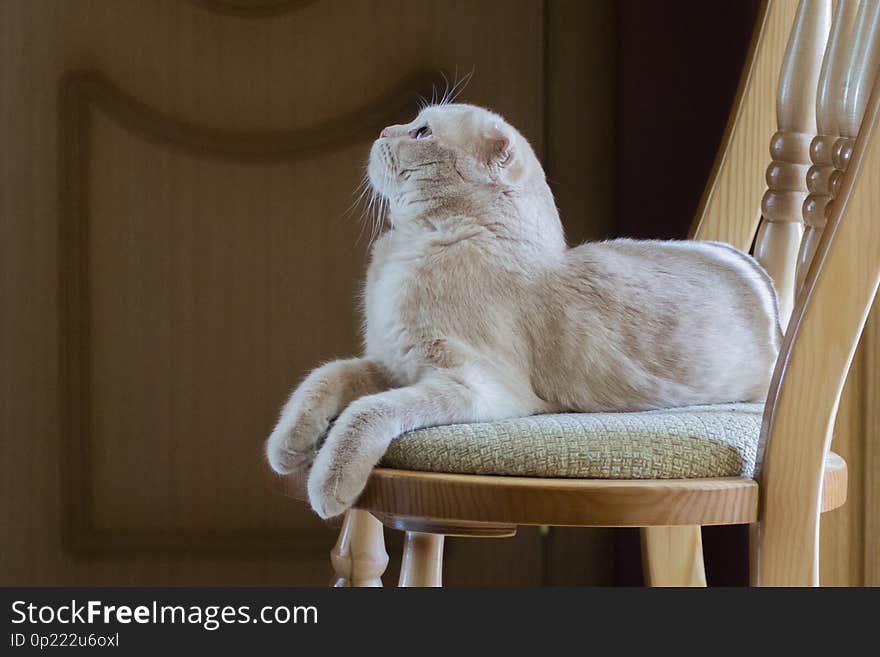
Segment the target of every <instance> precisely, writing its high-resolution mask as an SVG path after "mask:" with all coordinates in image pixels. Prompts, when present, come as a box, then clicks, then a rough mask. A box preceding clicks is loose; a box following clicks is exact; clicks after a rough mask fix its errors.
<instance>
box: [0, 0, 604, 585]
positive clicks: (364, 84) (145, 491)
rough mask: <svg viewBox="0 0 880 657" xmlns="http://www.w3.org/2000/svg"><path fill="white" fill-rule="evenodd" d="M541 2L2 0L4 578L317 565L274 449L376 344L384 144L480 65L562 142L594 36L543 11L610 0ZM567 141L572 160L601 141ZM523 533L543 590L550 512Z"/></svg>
mask: <svg viewBox="0 0 880 657" xmlns="http://www.w3.org/2000/svg"><path fill="white" fill-rule="evenodd" d="M550 4H552V5H554V6H553V7H550V6H549V5H548V3H546V2H538V1H535V0H518V1H517V0H481V1H478V2H474V1H473V0H460V1H459V0H455V1H452V0H447V1H442V0H430V1H424V0H420V1H419V2H411V1H410V2H404V1H393V0H387V1H383V2H380V1H368V0H321V1H310V0H75V1H74V0H5V1H4V2H2V3H0V143H2V149H0V213H2V215H0V226H2V236H0V249H2V252H0V272H2V276H0V295H2V310H0V312H2V341H0V397H2V422H3V424H2V436H0V441H2V443H0V445H2V447H0V534H2V537H3V538H2V548H0V583H2V584H5V585H11V584H25V585H36V584H43V585H49V584H55V585H73V584H90V585H94V584H150V585H161V584H192V585H199V584H229V585H232V584H279V585H281V584H324V583H326V581H327V578H328V575H329V569H328V567H327V554H328V550H329V548H330V547H331V545H332V543H333V540H334V535H335V530H334V528H333V527H328V526H327V525H326V524H325V523H323V522H320V521H318V520H316V519H315V517H313V515H312V514H311V513H310V512H309V511H308V510H307V509H306V508H304V507H303V506H302V505H299V504H297V503H294V502H292V501H290V500H287V499H284V498H283V497H281V496H280V495H278V494H276V493H275V492H274V491H273V489H272V485H271V481H270V480H269V478H268V477H267V475H266V474H265V467H264V465H263V460H262V443H263V440H264V438H265V436H266V435H267V434H268V432H269V430H270V429H271V427H272V425H273V423H274V421H275V418H276V413H277V410H278V409H279V407H280V405H281V403H282V402H283V400H284V397H285V395H286V393H287V392H288V390H289V388H290V387H291V386H292V385H293V384H294V383H295V382H296V381H297V380H298V379H299V378H300V377H301V376H302V375H303V373H304V372H306V371H307V370H308V369H309V368H311V367H313V366H314V365H315V364H317V363H319V362H320V361H322V360H324V359H328V358H332V357H334V356H345V355H349V354H354V353H356V352H357V351H358V317H357V313H356V307H357V304H356V295H357V291H358V284H359V280H360V278H361V276H362V273H363V269H364V254H365V241H366V240H365V238H363V237H362V238H361V239H360V240H359V239H358V235H359V232H360V226H359V224H358V223H357V221H356V219H355V218H352V217H346V216H345V210H346V208H347V207H348V206H349V205H350V203H351V201H352V191H353V190H354V189H355V187H356V185H357V183H358V181H359V179H360V176H361V174H362V171H363V164H364V161H365V158H366V155H367V152H368V146H369V143H370V142H371V141H372V139H373V138H374V136H375V135H376V133H377V131H378V130H379V129H380V128H381V126H382V125H384V124H386V123H388V122H397V121H401V120H406V119H408V118H409V117H410V116H411V115H412V114H413V112H414V111H415V109H416V104H415V96H414V92H421V93H428V94H430V92H431V88H430V85H431V82H432V81H433V80H436V79H437V72H438V71H440V70H445V71H448V72H450V73H454V72H455V71H456V69H457V71H458V74H459V75H461V74H463V73H465V72H469V71H471V69H474V72H475V75H474V78H473V80H472V82H471V83H470V86H469V87H468V90H467V94H466V97H468V98H470V99H473V100H474V101H475V102H479V103H481V104H484V105H487V106H490V107H492V108H494V109H496V110H498V111H500V112H502V113H503V114H505V115H506V116H507V117H508V118H509V119H510V120H511V121H512V122H513V123H514V124H515V125H516V126H518V127H519V128H520V129H521V130H522V132H523V133H524V134H526V135H528V136H529V138H530V139H531V141H532V142H533V143H534V145H535V147H536V149H537V151H538V152H544V146H545V137H546V134H547V131H548V130H549V126H550V125H551V122H552V121H553V120H555V119H554V117H570V116H571V110H570V106H563V105H561V104H560V103H558V102H557V103H556V104H553V98H555V99H556V100H557V101H558V100H559V98H563V97H564V96H563V95H561V94H569V95H570V94H575V95H576V96H577V95H580V97H583V96H584V95H585V94H588V93H589V92H590V91H591V90H590V89H589V88H587V87H584V85H583V84H574V85H567V86H566V89H565V90H562V89H563V87H562V84H564V83H565V80H560V82H559V83H558V84H557V86H555V87H553V89H559V90H560V91H559V93H557V95H556V96H553V98H551V97H550V96H548V89H549V88H550V87H548V76H547V70H548V66H550V62H551V58H552V57H555V56H557V55H558V57H559V58H560V59H565V60H566V61H568V60H569V55H570V54H571V53H574V54H575V55H577V53H578V52H583V48H584V47H587V48H593V49H594V50H595V45H590V46H583V45H581V42H579V41H578V40H577V34H576V33H575V32H574V31H573V30H572V31H570V36H571V38H570V39H569V40H568V41H565V42H561V41H554V43H555V44H559V43H570V44H573V45H571V46H567V47H568V48H569V50H568V51H567V53H561V52H560V53H557V54H556V55H554V54H553V52H555V51H552V49H548V48H545V45H546V38H547V31H548V30H549V29H550V22H549V21H551V20H552V21H554V22H553V24H554V25H556V26H557V27H558V28H559V29H563V27H564V19H565V16H567V15H570V14H577V15H579V16H581V17H582V18H583V16H584V15H585V14H589V13H590V12H595V11H596V7H600V8H602V11H605V12H606V13H607V7H608V6H609V3H599V5H594V6H593V7H592V8H588V9H583V8H578V6H577V5H578V4H579V3H575V2H558V3H550ZM606 23H607V22H606ZM571 27H574V26H571ZM605 27H606V26H605V25H603V26H600V28H601V29H603V30H604V29H605ZM569 29H570V28H569ZM586 29H587V30H589V29H591V28H590V26H589V25H588V26H586ZM602 43H605V44H606V46H608V47H606V48H605V51H604V52H606V53H607V52H611V51H612V48H611V46H610V44H611V41H610V39H609V38H608V37H607V36H605V37H604V41H602ZM579 48H580V50H578V49H579ZM548 52H549V54H548ZM571 61H574V60H571ZM569 67H571V65H569ZM585 70H587V71H588V70H589V68H588V67H587V68H586V69H585ZM600 77H601V76H600ZM608 79H610V78H608ZM548 99H549V100H548ZM551 105H552V107H551V109H550V110H547V107H548V106H551ZM599 106H600V107H605V106H607V103H606V105H602V104H601V103H600V105H599ZM609 114H610V113H609ZM559 134H560V135H561V136H562V138H558V139H557V142H555V143H557V148H556V149H555V152H557V153H558V157H559V158H560V161H573V160H574V159H575V155H576V152H577V151H576V149H577V148H578V147H579V145H583V144H585V143H587V142H588V141H589V139H590V136H589V134H587V133H585V132H584V131H582V130H580V129H574V128H573V129H572V134H571V135H569V134H567V133H565V134H564V133H561V132H560V133H559ZM608 134H609V135H610V134H611V133H608ZM608 138H610V137H608ZM600 141H601V140H600ZM560 179H562V180H568V181H571V180H572V176H571V171H570V170H567V171H566V172H562V173H561V174H560ZM575 184H578V183H577V181H574V182H573V183H572V185H575ZM591 184H593V183H587V186H588V187H589V186H590V185H591ZM595 184H596V185H599V184H603V179H602V177H601V175H600V176H599V179H598V180H597V181H596V183H595ZM572 189H573V187H572V186H571V185H570V186H569V187H567V188H565V189H563V193H568V194H569V196H572ZM606 197H607V195H606ZM608 225H610V217H608V216H607V213H605V214H601V215H600V216H597V217H596V220H595V221H593V220H592V219H588V218H586V217H584V216H582V215H580V216H578V217H576V218H574V219H572V220H571V222H570V228H571V229H572V230H571V231H570V232H572V233H573V234H574V235H575V236H581V235H585V234H594V235H596V234H599V235H601V234H603V231H604V229H605V227H607V226H608ZM591 540H592V539H591ZM393 545H394V542H393V541H392V546H393ZM510 545H511V547H510V548H506V549H505V550H504V551H505V552H507V553H508V554H511V551H516V550H519V551H520V552H519V553H520V555H522V554H526V553H527V554H528V555H530V556H526V557H522V556H521V558H520V562H519V563H516V561H517V559H516V558H514V559H513V563H511V565H510V567H509V569H508V570H507V571H506V572H507V573H508V574H509V573H517V572H522V564H523V563H529V564H532V565H533V566H534V569H533V570H534V572H536V573H538V574H537V575H535V576H534V577H533V575H532V574H526V575H523V576H520V578H519V579H517V575H514V576H513V577H512V578H511V577H509V578H508V579H507V580H506V581H508V583H516V582H517V581H528V582H533V583H537V582H539V581H540V572H541V568H542V567H543V566H542V562H543V557H541V554H542V552H541V551H542V550H545V549H546V548H544V547H541V540H540V538H538V533H537V530H535V531H534V532H531V533H529V532H527V533H526V534H525V535H524V538H521V539H520V540H519V541H517V542H515V543H511V544H510ZM478 552H479V554H480V555H481V556H482V557H486V556H487V555H486V554H485V553H484V552H483V548H479V549H478ZM472 553H473V552H472ZM451 554H452V555H453V561H452V563H453V564H455V563H459V564H462V563H464V562H463V561H462V559H461V558H459V559H458V561H456V559H455V555H456V554H458V551H457V548H455V547H453V548H451ZM462 554H467V549H465V550H464V551H463V552H462ZM493 567H494V566H493ZM455 568H456V566H454V565H453V572H465V571H466V570H467V569H466V568H464V566H459V567H458V568H459V570H458V571H456V570H455ZM477 568H478V569H479V568H480V567H479V566H477ZM480 572H483V571H482V570H481V571H480ZM504 577H505V575H503V574H499V575H498V577H497V578H496V579H498V580H503V579H504ZM460 579H461V580H463V581H468V577H467V575H462V576H461V578H460ZM490 579H491V578H490ZM474 581H486V579H485V578H483V579H482V580H481V579H480V578H479V577H478V578H476V580H474Z"/></svg>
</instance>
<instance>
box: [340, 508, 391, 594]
mask: <svg viewBox="0 0 880 657" xmlns="http://www.w3.org/2000/svg"><path fill="white" fill-rule="evenodd" d="M330 562H331V563H332V564H333V572H334V573H335V577H334V579H333V581H332V582H331V584H332V585H333V586H359V587H369V586H382V573H384V572H385V568H386V567H387V566H388V553H387V552H385V534H384V528H383V526H382V523H381V522H379V521H378V520H376V518H374V517H373V515H372V514H371V513H370V512H368V511H360V510H358V509H352V510H351V511H349V512H348V513H346V514H345V522H344V523H343V525H342V530H341V531H340V532H339V539H338V540H337V541H336V545H335V547H334V548H333V550H332V551H331V552H330Z"/></svg>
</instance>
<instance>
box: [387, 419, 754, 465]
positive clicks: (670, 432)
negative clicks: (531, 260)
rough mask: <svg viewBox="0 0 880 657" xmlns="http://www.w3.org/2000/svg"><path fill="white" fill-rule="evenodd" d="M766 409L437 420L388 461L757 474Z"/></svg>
mask: <svg viewBox="0 0 880 657" xmlns="http://www.w3.org/2000/svg"><path fill="white" fill-rule="evenodd" d="M763 411H764V406H763V404H717V405H708V406H689V407H681V408H672V409H663V410H654V411H642V412H637V413H563V414H552V415H535V416H531V417H525V418H516V419H510V420H501V421H497V422H485V423H475V424H457V425H448V426H439V427H431V428H427V429H419V430H417V431H412V432H410V433H407V434H404V435H402V436H400V437H399V438H397V439H396V440H395V441H394V442H392V444H391V447H390V448H389V449H388V451H387V453H386V454H385V456H384V458H383V460H382V466H383V467H388V468H396V469H400V470H417V471H422V472H446V473H459V474H475V475H508V476H522V477H565V478H578V479H630V480H631V479H694V478H712V477H741V478H751V477H752V475H753V473H754V469H755V457H756V453H757V447H758V437H759V435H760V432H761V419H762V414H763Z"/></svg>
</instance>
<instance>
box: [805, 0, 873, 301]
mask: <svg viewBox="0 0 880 657" xmlns="http://www.w3.org/2000/svg"><path fill="white" fill-rule="evenodd" d="M878 21H880V0H862V2H861V3H859V2H858V0H838V4H837V9H836V11H835V13H834V23H833V26H832V30H831V36H830V37H829V40H828V48H827V50H826V51H825V59H824V61H823V64H822V74H821V77H820V81H819V89H818V94H817V97H816V127H817V132H818V134H817V136H816V138H815V139H814V140H813V143H812V144H811V147H810V157H811V160H812V162H813V166H812V167H810V170H809V171H808V172H807V188H808V189H809V191H810V195H809V196H808V197H807V199H806V200H805V201H804V207H803V217H804V224H805V225H806V230H805V232H804V237H803V241H802V242H801V248H800V253H799V255H798V289H799V288H800V286H801V284H802V283H803V281H804V278H805V277H806V275H807V271H808V270H809V267H810V263H811V262H812V260H813V256H814V255H815V253H816V248H817V246H818V245H819V239H820V238H821V237H822V231H823V230H824V229H825V224H826V222H827V221H828V217H829V216H830V213H831V211H832V208H833V207H834V203H833V201H834V198H835V197H836V196H837V194H838V193H839V191H840V185H841V181H842V180H843V173H844V172H845V171H846V168H847V166H848V165H849V160H850V158H851V156H852V150H853V146H854V145H855V138H856V136H857V135H858V131H859V126H860V125H861V122H862V118H863V116H864V114H865V106H866V104H867V100H868V95H869V94H870V91H871V87H872V84H873V81H874V80H875V78H876V75H877V63H878V57H880V48H878V41H880V38H878V37H880V29H878Z"/></svg>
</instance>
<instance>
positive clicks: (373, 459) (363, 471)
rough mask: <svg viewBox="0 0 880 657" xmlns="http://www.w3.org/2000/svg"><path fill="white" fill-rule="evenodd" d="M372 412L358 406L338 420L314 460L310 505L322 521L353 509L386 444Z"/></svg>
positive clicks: (310, 485)
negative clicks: (375, 423) (362, 409)
mask: <svg viewBox="0 0 880 657" xmlns="http://www.w3.org/2000/svg"><path fill="white" fill-rule="evenodd" d="M373 414H374V411H373V409H370V410H366V411H361V410H359V408H358V405H357V404H356V405H355V407H354V408H351V409H349V410H348V411H346V412H345V413H343V415H341V416H340V417H339V419H338V420H337V421H336V424H335V425H334V426H333V428H332V429H331V430H330V433H329V435H328V436H327V440H326V442H325V443H324V445H323V446H322V447H321V449H320V450H319V451H318V454H317V456H316V457H315V462H314V464H313V465H312V470H311V472H310V473H309V482H308V493H309V502H310V503H311V505H312V509H314V511H315V513H317V514H318V515H319V516H321V517H322V518H332V517H334V516H338V515H339V514H340V513H343V512H344V511H346V510H347V509H349V508H350V507H351V505H352V504H354V502H355V501H356V500H357V498H358V497H359V496H360V494H361V493H362V492H363V490H364V487H365V486H366V485H367V479H369V477H370V472H371V471H372V470H373V466H374V465H375V464H376V463H377V462H378V460H379V459H380V458H381V457H382V454H383V452H384V451H385V450H384V448H383V447H382V445H384V446H385V447H387V443H388V441H387V440H382V437H383V433H382V431H381V429H377V427H376V426H375V425H374V422H372V420H373Z"/></svg>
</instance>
